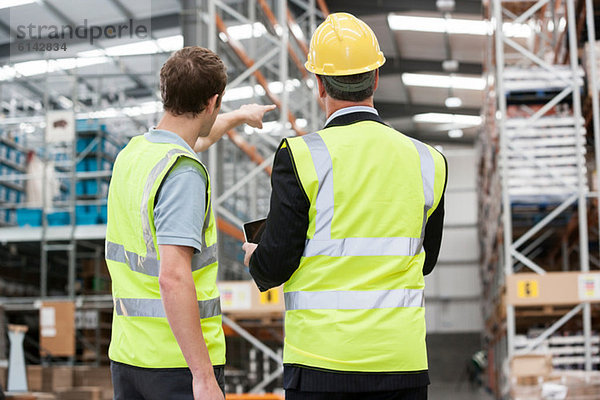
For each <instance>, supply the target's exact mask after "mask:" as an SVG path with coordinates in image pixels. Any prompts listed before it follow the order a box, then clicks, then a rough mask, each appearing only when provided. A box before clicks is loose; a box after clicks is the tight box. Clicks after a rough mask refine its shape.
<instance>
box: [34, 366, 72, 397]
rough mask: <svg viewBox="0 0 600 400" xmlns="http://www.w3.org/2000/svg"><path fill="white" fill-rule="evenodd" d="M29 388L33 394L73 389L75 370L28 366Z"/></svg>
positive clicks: (62, 367)
mask: <svg viewBox="0 0 600 400" xmlns="http://www.w3.org/2000/svg"><path fill="white" fill-rule="evenodd" d="M27 386H28V388H29V390H31V391H32V392H56V391H57V390H63V389H70V388H72V387H73V368H72V367H67V366H56V367H43V366H41V365H28V366H27Z"/></svg>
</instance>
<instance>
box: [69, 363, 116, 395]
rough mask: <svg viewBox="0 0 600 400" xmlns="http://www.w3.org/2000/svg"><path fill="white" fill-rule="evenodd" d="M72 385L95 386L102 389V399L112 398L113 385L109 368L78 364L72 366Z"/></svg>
mask: <svg viewBox="0 0 600 400" xmlns="http://www.w3.org/2000/svg"><path fill="white" fill-rule="evenodd" d="M73 383H74V386H75V387H86V386H88V387H89V386H97V387H100V389H101V390H102V398H103V399H107V400H108V399H111V400H112V398H113V387H112V380H111V376H110V368H109V367H108V366H106V367H88V366H78V367H75V368H74V382H73Z"/></svg>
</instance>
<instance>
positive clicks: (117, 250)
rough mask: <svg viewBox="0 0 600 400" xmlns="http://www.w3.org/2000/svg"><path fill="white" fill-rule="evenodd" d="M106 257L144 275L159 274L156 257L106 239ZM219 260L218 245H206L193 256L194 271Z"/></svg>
mask: <svg viewBox="0 0 600 400" xmlns="http://www.w3.org/2000/svg"><path fill="white" fill-rule="evenodd" d="M105 245H106V247H105V258H106V259H107V260H110V261H116V262H120V263H124V264H127V265H128V266H129V268H130V269H131V270H132V271H134V272H139V273H141V274H144V275H150V276H158V274H159V273H160V261H159V260H158V259H157V258H156V257H141V256H139V255H137V254H136V253H134V252H132V251H127V250H125V247H123V245H121V244H118V243H113V242H110V241H108V240H107V241H106V243H105ZM216 261H217V246H216V245H212V246H210V247H205V248H204V250H203V251H202V252H201V253H198V254H194V256H193V257H192V272H194V271H197V270H199V269H202V268H204V267H206V266H209V265H210V264H213V263H215V262H216Z"/></svg>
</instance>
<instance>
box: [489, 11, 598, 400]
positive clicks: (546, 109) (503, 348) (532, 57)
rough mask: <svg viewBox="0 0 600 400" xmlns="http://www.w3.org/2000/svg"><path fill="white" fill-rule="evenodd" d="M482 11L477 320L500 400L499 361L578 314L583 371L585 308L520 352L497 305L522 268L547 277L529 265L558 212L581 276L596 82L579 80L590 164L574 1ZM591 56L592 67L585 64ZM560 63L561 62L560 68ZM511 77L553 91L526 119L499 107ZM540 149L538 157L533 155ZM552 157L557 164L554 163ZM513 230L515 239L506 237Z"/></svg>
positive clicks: (511, 323) (587, 329)
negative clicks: (573, 240) (542, 207)
mask: <svg viewBox="0 0 600 400" xmlns="http://www.w3.org/2000/svg"><path fill="white" fill-rule="evenodd" d="M584 1H585V8H586V12H587V20H586V21H587V34H588V38H587V40H588V41H589V42H590V43H595V37H594V32H595V27H594V18H593V15H594V14H593V2H592V1H591V0H584ZM580 3H581V2H580ZM488 6H489V8H488V10H487V11H488V12H489V15H488V17H489V18H490V20H491V22H492V27H493V36H491V37H490V39H489V43H488V53H487V54H486V69H487V73H488V91H487V95H488V98H487V99H486V101H485V102H484V118H485V121H486V131H485V132H482V134H481V139H480V143H479V146H480V150H481V151H482V156H481V162H480V185H481V189H480V191H481V193H480V200H481V201H480V224H481V225H480V232H481V234H482V243H481V245H482V278H483V280H484V286H485V287H486V288H487V290H484V292H486V293H487V294H486V296H488V299H487V304H486V306H485V310H484V313H485V314H487V315H486V316H485V317H487V320H488V323H487V324H486V325H487V331H488V333H487V338H486V339H487V341H488V345H489V347H490V348H491V349H492V351H491V352H490V353H489V354H490V355H492V356H491V357H490V360H489V363H490V370H491V372H490V380H491V381H495V379H496V376H497V375H500V377H499V379H500V380H501V382H500V384H499V385H496V384H494V383H492V386H496V388H499V387H500V388H501V390H497V394H498V395H506V394H507V387H508V375H509V363H508V361H509V360H511V358H512V357H513V356H515V355H524V354H529V353H531V352H532V351H534V350H535V349H536V348H537V347H538V346H539V345H540V344H542V343H543V342H544V340H546V339H547V338H549V337H550V336H551V335H552V334H554V333H555V332H557V331H558V329H560V328H561V327H562V326H563V325H564V324H565V323H567V322H568V321H569V320H570V319H571V318H573V317H574V316H575V315H577V314H578V313H580V312H581V313H582V321H581V325H582V327H583V337H584V368H585V370H586V371H590V370H591V369H592V346H591V337H592V315H591V305H590V303H589V302H582V303H580V304H577V305H575V306H574V307H573V308H572V309H570V310H568V311H567V312H566V313H564V315H562V316H561V317H560V318H559V319H558V320H556V321H555V322H553V323H552V324H550V325H547V326H546V328H545V329H544V330H543V331H542V332H540V333H539V334H538V335H537V337H535V338H534V339H533V340H531V341H529V342H528V343H527V345H526V346H525V347H524V348H519V347H518V346H517V343H516V340H515V336H516V332H517V327H516V326H517V319H518V317H517V315H516V312H515V306H514V305H511V304H510V303H509V302H507V301H506V300H505V298H504V296H505V295H504V292H503V290H504V289H503V288H504V287H505V285H506V282H507V279H509V277H510V276H511V275H513V274H514V273H515V272H517V271H519V270H520V269H521V268H523V267H526V268H529V269H530V270H532V271H533V272H535V273H537V274H546V272H547V266H546V265H543V264H542V263H540V262H536V256H537V255H539V254H540V252H541V251H540V248H541V247H542V246H543V244H544V242H545V241H547V240H548V239H549V238H550V237H552V235H553V234H554V233H555V232H554V230H553V228H551V225H552V224H553V222H555V221H556V220H557V217H559V216H560V215H561V214H562V213H564V212H565V211H570V212H572V213H573V215H575V216H576V217H577V220H576V226H577V230H578V241H579V244H578V246H577V247H578V252H579V264H578V268H577V270H579V271H581V272H588V271H589V270H590V254H589V252H590V242H589V235H588V215H587V212H588V208H589V199H590V198H595V199H598V198H599V196H600V194H599V193H598V192H590V191H589V189H588V178H587V174H586V164H587V165H588V166H590V165H592V164H595V167H596V169H597V168H598V166H600V163H599V157H600V151H599V150H600V140H599V139H600V136H599V135H598V129H599V128H600V126H599V125H598V123H599V120H598V82H597V74H595V73H593V74H590V76H588V85H590V86H591V87H592V88H593V89H592V103H593V105H594V106H593V109H594V110H593V114H594V115H593V131H594V140H593V142H594V149H593V150H594V153H595V163H591V162H589V161H588V162H586V156H585V154H586V141H585V126H584V121H585V120H584V118H583V115H582V101H581V89H582V87H583V79H582V73H581V70H582V69H581V68H580V61H579V60H578V54H579V53H578V48H579V47H578V43H577V42H578V37H579V32H578V29H577V22H578V21H577V20H578V18H577V14H576V1H575V0H564V1H560V0H557V1H549V0H539V1H502V0H492V1H491V2H489V4H488ZM518 29H525V30H527V31H529V32H531V34H530V37H529V41H527V40H519V39H518V35H515V34H514V32H515V31H517V30H518ZM591 47H594V46H591ZM567 55H568V60H567V57H566V56H567ZM591 56H592V59H595V58H594V57H595V55H594V54H591ZM561 59H564V61H568V62H567V63H563V62H561ZM592 64H594V63H592ZM515 75H516V76H517V78H518V77H519V76H520V77H521V78H522V79H523V81H524V82H525V81H528V80H529V81H530V82H531V81H534V85H540V81H541V83H542V86H543V84H544V81H545V82H546V83H547V82H551V83H550V84H549V85H548V86H549V87H550V88H551V89H552V90H549V91H547V93H546V97H545V98H544V101H543V104H540V105H539V107H528V106H523V107H521V108H522V109H524V110H525V112H524V114H525V115H518V116H516V115H514V113H511V110H510V109H509V104H508V103H507V97H508V96H509V94H510V89H511V87H514V83H515V82H514V79H515ZM522 83H523V82H522ZM511 85H512V86H511ZM541 90H544V88H543V87H542V88H541ZM548 93H551V96H548ZM513 104H514V103H513ZM515 117H519V118H515ZM532 139H533V140H532ZM544 146H546V147H547V148H545V149H544V148H542V147H544ZM556 151H558V154H554V156H553V152H556ZM557 155H558V156H561V157H557ZM565 155H568V156H569V161H568V162H567V161H565V160H566V157H563V156H565ZM558 162H564V165H559V163H558ZM520 178H521V181H519V180H520ZM523 178H525V179H523ZM500 196H501V197H500ZM549 199H550V200H549ZM523 203H525V204H527V205H528V206H529V207H530V208H535V207H537V206H538V205H539V204H542V203H544V204H547V203H552V204H553V206H552V207H549V208H550V209H551V211H549V212H547V213H545V212H544V213H540V214H538V215H537V216H535V218H530V219H526V220H523V219H518V218H519V214H518V212H517V205H518V204H523ZM596 223H598V221H596ZM515 224H517V225H515ZM559 225H560V224H559ZM515 226H517V229H513V228H514V227H515ZM546 244H547V242H546ZM540 264H542V265H540ZM568 264H569V260H568V259H567V260H566V261H565V265H566V266H567V267H568ZM504 329H505V330H506V334H505V335H504V334H503V330H504ZM492 331H494V332H492ZM494 371H501V374H495V372H494ZM494 375H495V376H494Z"/></svg>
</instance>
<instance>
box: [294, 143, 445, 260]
mask: <svg viewBox="0 0 600 400" xmlns="http://www.w3.org/2000/svg"><path fill="white" fill-rule="evenodd" d="M302 138H303V139H304V141H305V142H306V145H307V146H308V150H309V152H310V155H311V158H312V161H313V164H314V166H315V171H316V173H317V179H318V181H319V189H318V191H317V198H316V200H315V208H316V211H317V213H316V216H315V233H314V236H313V238H312V239H309V240H307V241H306V245H305V248H304V253H303V256H304V257H313V256H318V255H326V256H331V257H341V256H388V255H390V256H414V255H417V254H419V253H421V251H422V248H423V238H424V236H425V225H426V223H427V212H428V211H429V210H430V209H431V207H433V202H434V186H433V185H434V181H435V163H434V161H433V157H432V155H431V153H430V152H429V149H428V148H427V146H426V145H425V144H423V143H421V142H419V141H417V140H414V139H411V140H412V142H413V144H414V145H415V147H416V149H417V152H418V154H419V159H420V164H421V177H422V182H423V195H424V198H425V206H424V210H423V223H422V225H421V235H420V237H419V238H409V237H393V238H345V239H331V222H332V220H333V210H334V208H333V207H334V198H333V197H334V196H333V189H334V188H333V163H332V161H331V155H330V154H329V150H328V149H327V145H325V142H324V141H323V138H322V137H321V136H320V135H319V133H313V134H310V135H305V136H303V137H302Z"/></svg>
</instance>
